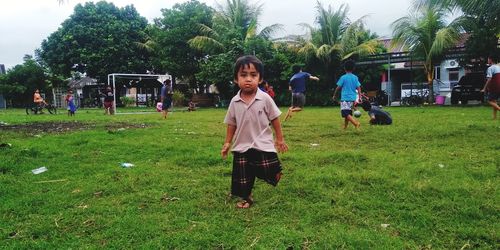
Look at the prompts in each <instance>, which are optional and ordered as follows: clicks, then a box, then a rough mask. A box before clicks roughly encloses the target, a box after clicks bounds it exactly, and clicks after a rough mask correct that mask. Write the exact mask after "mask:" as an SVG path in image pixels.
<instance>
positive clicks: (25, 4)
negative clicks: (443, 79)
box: [0, 0, 411, 68]
mask: <svg viewBox="0 0 500 250" xmlns="http://www.w3.org/2000/svg"><path fill="white" fill-rule="evenodd" d="M216 1H217V2H219V3H224V2H225V1H226V0H200V2H204V3H206V4H207V5H209V6H212V7H215V3H216ZM250 1H251V2H254V3H257V2H259V3H262V4H264V9H263V13H262V16H261V18H260V24H261V27H263V26H268V25H271V24H275V23H280V24H283V25H284V27H285V32H286V34H303V33H305V31H304V30H303V29H302V28H300V27H299V26H297V24H299V23H308V24H311V25H313V24H314V18H315V13H316V9H315V6H316V1H315V0H260V1H258V0H254V1H252V0H250ZM85 2H88V1H81V0H65V1H64V3H63V4H59V2H58V1H57V0H4V1H2V2H1V5H0V64H5V66H6V68H11V67H13V66H15V65H16V64H21V63H22V62H23V60H22V59H23V56H24V55H25V54H31V55H33V54H34V50H35V49H37V48H39V47H40V44H41V43H42V41H43V39H46V38H47V37H48V36H49V35H50V34H51V33H52V32H54V31H56V30H57V28H58V27H59V26H60V25H61V23H62V22H63V21H64V20H66V19H67V18H68V17H69V16H70V15H71V14H72V13H73V8H74V6H75V5H76V4H78V3H85ZM94 2H97V1H94ZM108 2H113V3H114V4H115V5H116V6H118V7H124V6H126V5H130V4H133V5H134V6H135V8H136V9H137V10H138V12H139V13H140V14H141V15H142V16H144V17H146V18H147V19H148V20H149V21H150V22H151V21H152V20H153V19H154V18H156V17H160V16H161V12H160V9H162V8H171V7H172V6H173V5H174V4H175V3H181V2H186V0H135V1H134V0H109V1H108ZM321 2H322V3H323V5H324V6H325V7H326V6H328V5H332V6H333V7H334V9H337V8H338V7H339V6H340V5H341V4H342V3H347V4H348V5H349V18H350V19H351V20H356V19H358V18H360V17H362V16H365V15H368V16H367V17H366V19H365V22H366V25H367V27H368V29H370V30H371V31H373V32H376V33H377V34H378V35H379V36H386V37H390V35H391V29H390V24H391V23H392V22H393V21H394V20H396V19H398V18H400V17H402V16H404V15H406V14H407V13H408V9H409V7H410V5H411V0H340V1H334V0H321Z"/></svg>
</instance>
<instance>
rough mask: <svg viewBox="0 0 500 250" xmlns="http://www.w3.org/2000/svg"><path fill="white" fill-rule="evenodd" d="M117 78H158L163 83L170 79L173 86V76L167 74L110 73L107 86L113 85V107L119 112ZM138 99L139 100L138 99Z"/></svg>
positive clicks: (139, 79)
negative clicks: (117, 106) (117, 107)
mask: <svg viewBox="0 0 500 250" xmlns="http://www.w3.org/2000/svg"><path fill="white" fill-rule="evenodd" d="M117 79H126V80H138V81H141V80H145V79H156V80H157V81H158V82H160V83H162V84H163V82H164V81H165V80H167V79H170V87H171V88H172V83H173V81H172V76H171V75H168V74H165V75H152V74H126V73H112V74H108V85H107V86H112V88H113V109H114V110H115V113H117V109H116V80H117ZM136 101H137V100H136Z"/></svg>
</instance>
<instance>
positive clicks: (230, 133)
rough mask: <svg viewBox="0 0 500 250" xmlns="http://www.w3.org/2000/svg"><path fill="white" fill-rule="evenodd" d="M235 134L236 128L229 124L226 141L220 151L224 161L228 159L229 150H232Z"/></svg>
mask: <svg viewBox="0 0 500 250" xmlns="http://www.w3.org/2000/svg"><path fill="white" fill-rule="evenodd" d="M234 132H236V126H235V125H230V124H228V125H227V129H226V140H225V141H224V145H223V146H222V150H221V151H220V154H221V156H222V159H226V157H227V153H228V152H229V148H231V142H232V141H233V136H234Z"/></svg>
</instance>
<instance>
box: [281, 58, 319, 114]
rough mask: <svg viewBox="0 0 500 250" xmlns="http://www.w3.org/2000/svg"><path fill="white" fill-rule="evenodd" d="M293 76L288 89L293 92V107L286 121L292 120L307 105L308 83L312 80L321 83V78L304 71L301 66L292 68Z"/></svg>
mask: <svg viewBox="0 0 500 250" xmlns="http://www.w3.org/2000/svg"><path fill="white" fill-rule="evenodd" d="M292 71H293V76H292V78H290V83H289V86H288V89H289V90H290V91H291V92H292V105H291V107H290V108H289V109H288V112H287V113H286V116H285V121H286V120H288V119H290V118H292V115H293V113H294V112H300V111H302V109H303V108H304V105H305V103H306V81H307V80H309V79H311V80H314V81H319V78H318V77H316V76H313V75H311V74H309V73H307V72H303V71H302V67H301V66H300V65H293V66H292Z"/></svg>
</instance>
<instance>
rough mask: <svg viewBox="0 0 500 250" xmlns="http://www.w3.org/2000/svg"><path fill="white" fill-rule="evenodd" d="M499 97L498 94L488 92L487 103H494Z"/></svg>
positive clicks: (499, 94)
mask: <svg viewBox="0 0 500 250" xmlns="http://www.w3.org/2000/svg"><path fill="white" fill-rule="evenodd" d="M499 97H500V93H495V92H489V93H488V101H496V100H498V98H499Z"/></svg>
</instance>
